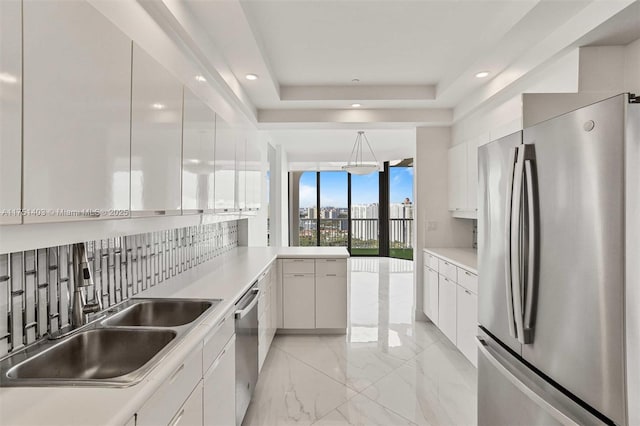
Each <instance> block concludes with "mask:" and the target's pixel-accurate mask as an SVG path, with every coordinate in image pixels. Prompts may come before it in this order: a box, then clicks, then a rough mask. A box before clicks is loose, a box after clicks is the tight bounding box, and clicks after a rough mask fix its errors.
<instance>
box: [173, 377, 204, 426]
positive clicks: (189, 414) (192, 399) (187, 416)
mask: <svg viewBox="0 0 640 426" xmlns="http://www.w3.org/2000/svg"><path fill="white" fill-rule="evenodd" d="M202 402H203V401H202V383H199V384H198V386H196V388H195V389H194V390H193V392H191V395H189V398H188V399H187V400H186V401H185V403H184V405H183V406H182V407H180V410H178V412H177V413H176V415H175V416H173V418H172V419H171V421H170V422H169V425H168V426H202V425H203V412H202V411H203V409H204V406H203V404H202Z"/></svg>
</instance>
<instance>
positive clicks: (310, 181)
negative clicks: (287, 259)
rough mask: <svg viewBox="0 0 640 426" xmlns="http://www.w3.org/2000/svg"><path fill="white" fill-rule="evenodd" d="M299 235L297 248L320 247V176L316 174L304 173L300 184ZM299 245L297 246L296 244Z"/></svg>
mask: <svg viewBox="0 0 640 426" xmlns="http://www.w3.org/2000/svg"><path fill="white" fill-rule="evenodd" d="M298 197H299V198H298V200H299V201H298V205H299V209H298V233H297V237H298V239H297V241H292V243H294V244H293V245H297V246H316V245H318V220H317V219H318V176H317V173H316V172H304V173H302V175H301V176H300V180H299V184H298ZM296 243H297V244H296Z"/></svg>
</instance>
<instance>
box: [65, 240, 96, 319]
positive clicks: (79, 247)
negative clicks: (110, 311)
mask: <svg viewBox="0 0 640 426" xmlns="http://www.w3.org/2000/svg"><path fill="white" fill-rule="evenodd" d="M73 274H74V276H73V296H72V297H73V299H72V302H71V329H76V328H78V327H81V326H83V325H85V324H86V323H87V322H88V317H89V314H93V313H96V312H99V311H101V310H102V303H101V301H100V296H99V295H98V294H96V295H95V302H91V303H88V302H87V299H86V295H85V294H84V292H83V291H82V289H83V288H87V287H89V286H92V285H93V277H92V276H91V269H89V260H88V259H87V251H86V247H85V243H76V244H74V245H73Z"/></svg>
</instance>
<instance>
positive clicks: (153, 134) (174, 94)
mask: <svg viewBox="0 0 640 426" xmlns="http://www.w3.org/2000/svg"><path fill="white" fill-rule="evenodd" d="M131 105H132V111H131V212H132V215H137V216H145V215H154V214H160V215H162V214H180V212H181V203H182V195H181V189H182V184H181V177H182V85H181V84H180V82H179V81H178V80H177V79H176V78H175V77H174V76H173V75H172V74H171V73H170V72H169V71H167V70H166V69H165V68H164V67H163V66H162V65H160V64H159V63H158V62H157V61H156V60H155V59H153V58H152V57H151V56H149V54H147V53H146V52H145V51H144V50H142V49H141V48H140V47H139V46H137V45H136V44H135V43H134V45H133V82H132V98H131Z"/></svg>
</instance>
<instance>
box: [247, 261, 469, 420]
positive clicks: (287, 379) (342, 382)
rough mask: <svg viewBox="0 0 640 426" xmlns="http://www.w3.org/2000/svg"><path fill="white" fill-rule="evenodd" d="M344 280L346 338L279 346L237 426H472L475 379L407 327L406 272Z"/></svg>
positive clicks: (354, 270) (441, 345)
mask: <svg viewBox="0 0 640 426" xmlns="http://www.w3.org/2000/svg"><path fill="white" fill-rule="evenodd" d="M350 273H351V280H350V288H349V305H350V309H349V316H350V320H349V328H348V330H347V334H346V335H340V336H337V335H327V336H313V335H306V336H299V335H278V336H276V338H275V339H274V342H273V345H272V347H271V350H270V351H269V355H268V357H267V360H266V361H265V364H264V367H263V369H262V372H261V374H260V379H259V381H258V384H257V387H256V391H255V394H254V397H253V400H252V402H251V405H250V406H249V410H248V412H247V415H246V417H245V420H244V422H243V426H279V425H322V426H328V425H332V426H336V425H362V426H364V425H367V426H368V425H384V426H393V425H464V426H466V425H474V424H476V382H477V377H476V376H477V373H476V369H475V368H474V367H473V366H472V365H471V363H470V362H469V361H467V360H466V358H464V356H463V355H462V354H461V353H460V352H458V350H457V349H456V348H455V346H454V345H453V344H451V342H449V340H448V339H447V338H446V337H445V336H444V335H443V334H442V333H441V332H440V331H439V330H438V329H437V328H436V327H435V326H434V325H433V324H431V323H427V322H422V321H415V320H414V315H413V312H414V310H415V309H414V295H413V263H412V262H410V261H406V260H399V259H388V258H352V259H350Z"/></svg>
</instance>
